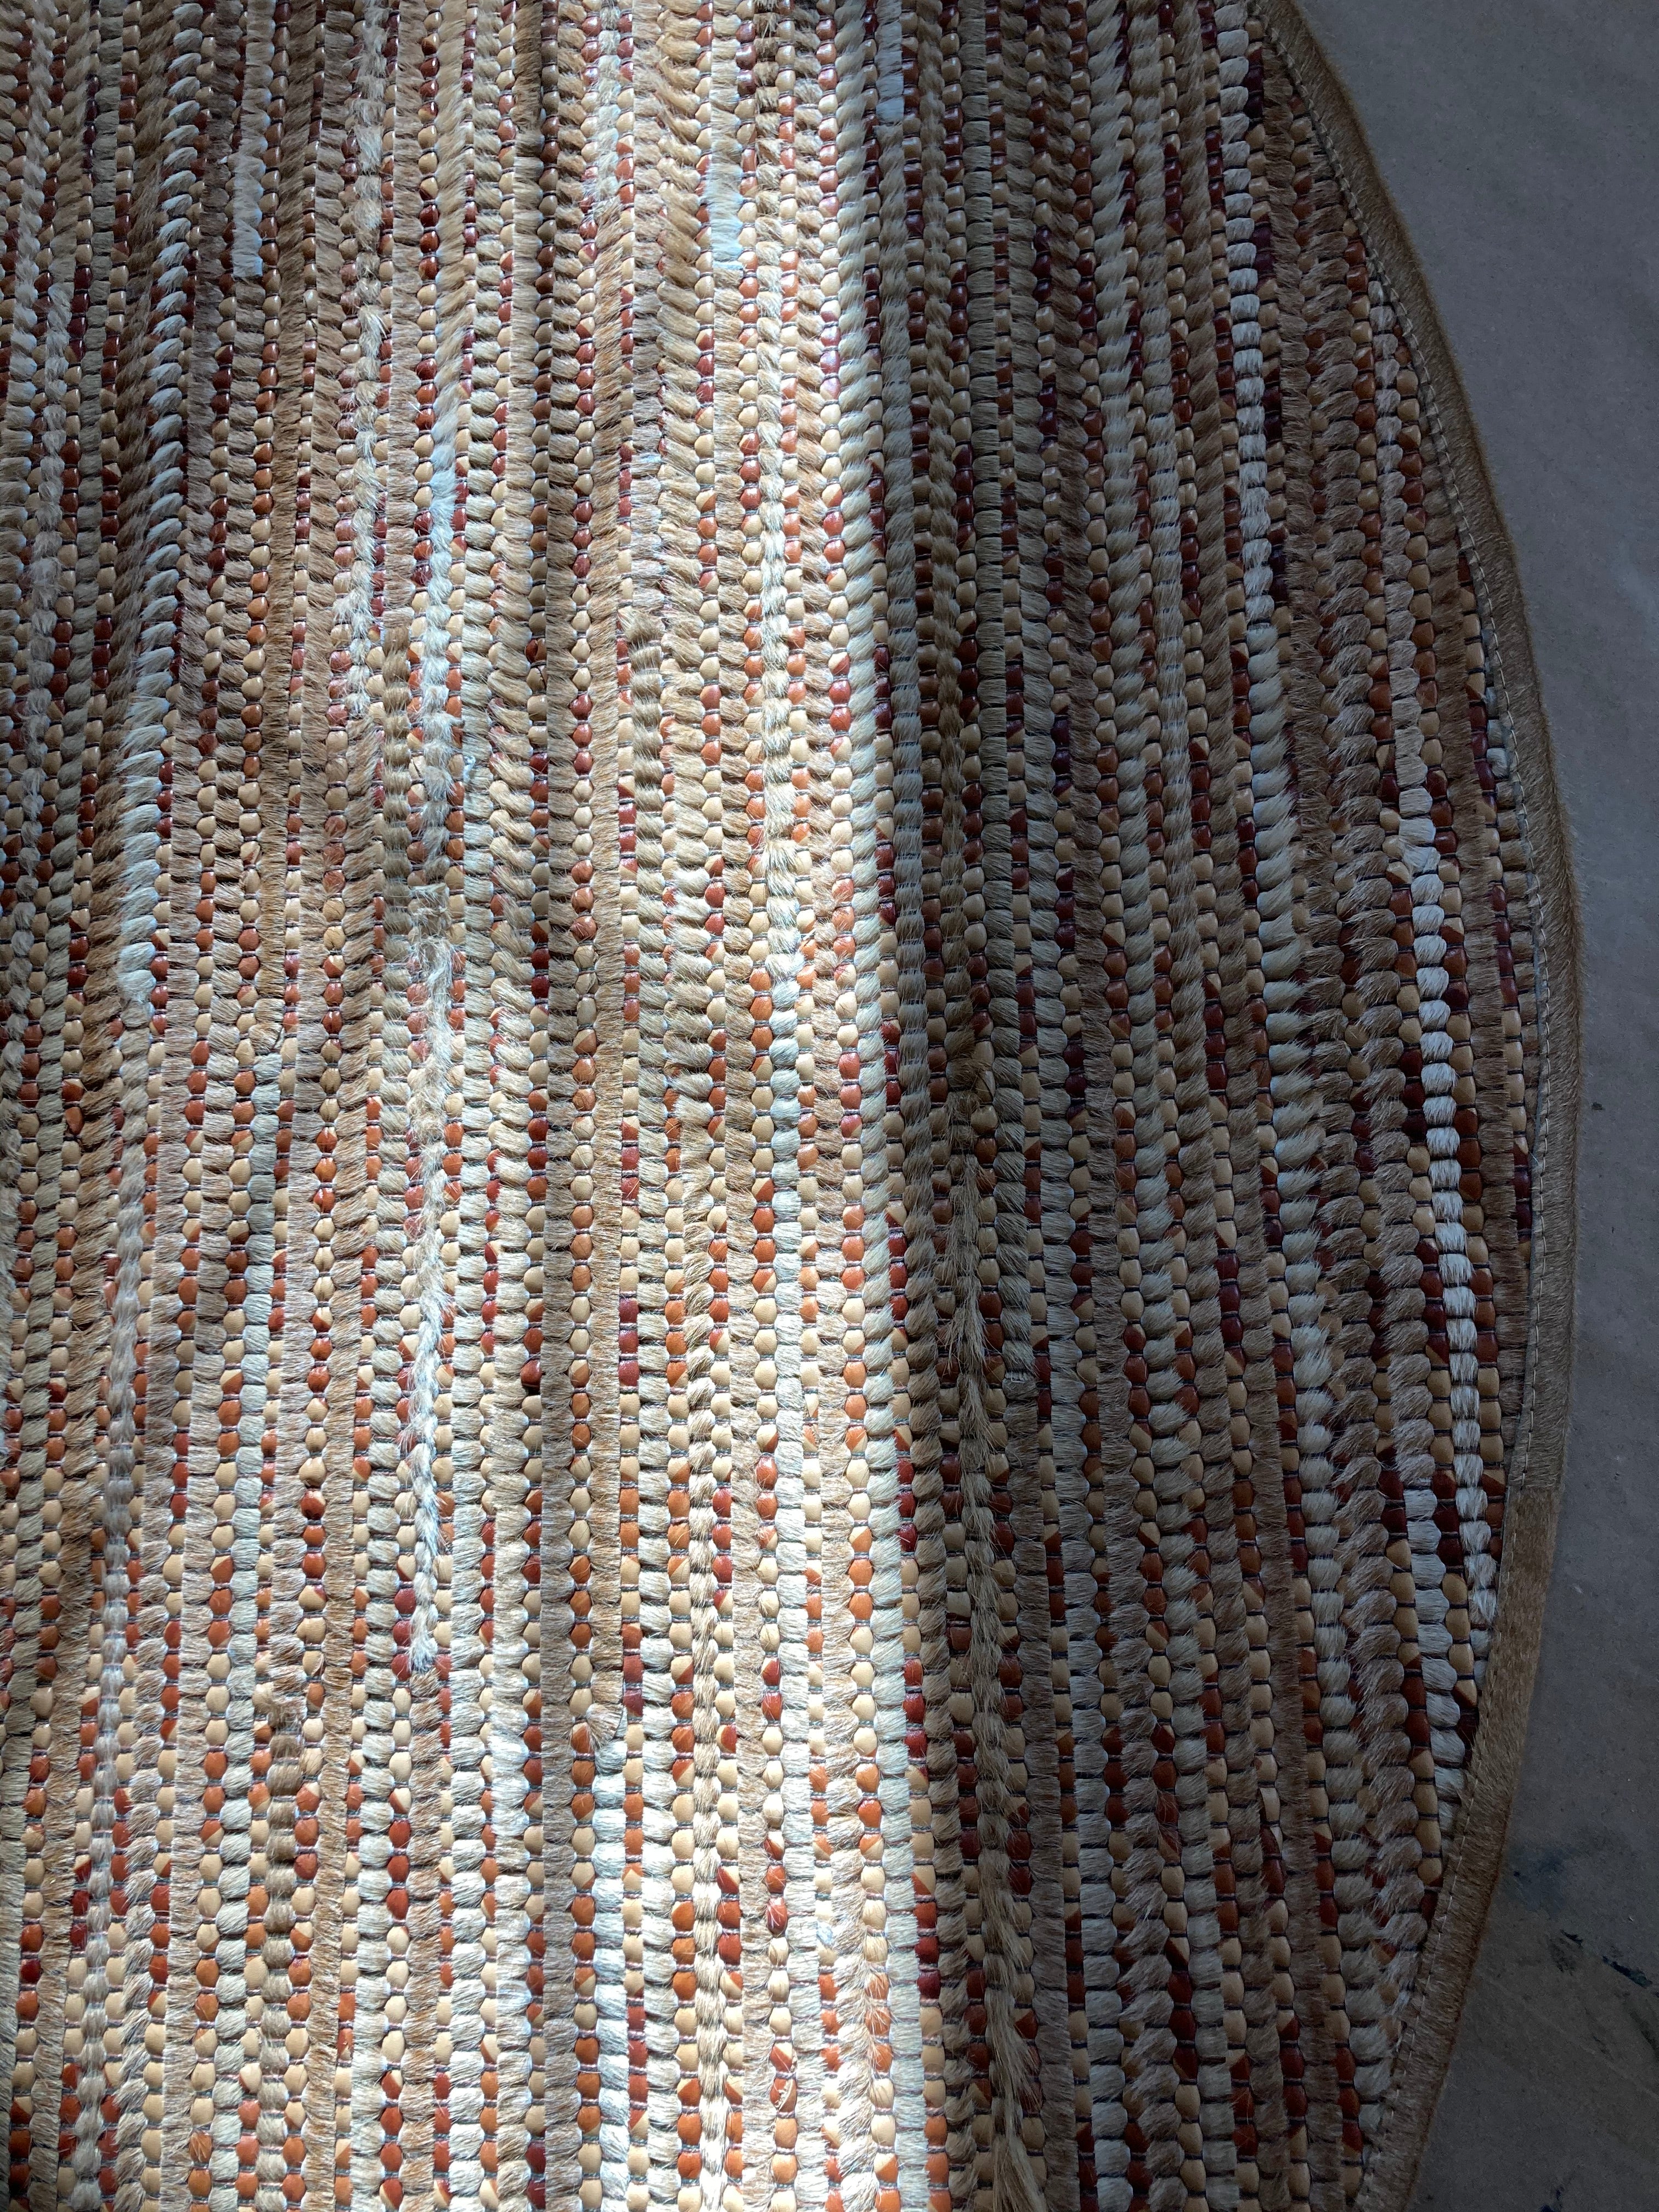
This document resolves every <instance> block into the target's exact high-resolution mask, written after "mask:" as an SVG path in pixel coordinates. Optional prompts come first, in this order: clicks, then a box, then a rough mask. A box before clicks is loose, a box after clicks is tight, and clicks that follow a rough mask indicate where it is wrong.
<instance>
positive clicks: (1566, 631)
mask: <svg viewBox="0 0 1659 2212" xmlns="http://www.w3.org/2000/svg"><path fill="white" fill-rule="evenodd" d="M1304 14H1305V15H1306V16H1307V19H1308V21H1309V22H1310V25H1311V27H1313V29H1314V30H1315V32H1316V33H1317V35H1318V36H1319V38H1320V40H1322V44H1323V46H1324V48H1325V52H1326V53H1327V55H1328V57H1329V58H1330V60H1331V62H1332V64H1334V67H1335V69H1336V70H1337V72H1338V74H1339V75H1340V76H1341V78H1342V79H1343V81H1344V82H1345V83H1346V86H1347V88H1348V91H1349V93H1350V95H1351V96H1352V100H1353V102H1354V105H1355V106H1356V108H1357V109H1358V113H1359V117H1360V119H1361V121H1362V123H1363V124H1364V128H1365V130H1366V132H1367V134H1368V136H1369V137H1370V143H1371V148H1372V150H1373V152H1374V153H1375V155H1376V159H1377V161H1378V164H1379V167H1381V169H1382V172H1383V177H1384V179H1386V181H1387V183H1388V185H1389V189H1390V191H1392V193H1393V195H1394V197H1395V204H1396V205H1397V206H1398V207H1399V209H1400V210H1401V215H1402V216H1403V217H1404V218H1405V221H1406V223H1407V228H1409V230H1410V232H1411V234H1412V236H1413V240H1414V242H1415V244H1416V246H1417V250H1418V252H1419V256H1420V258H1421V260H1422V263H1423V266H1424V269H1425V273H1426V275H1427V277H1428V281H1429V284H1430V287H1431V289H1432V291H1433V294H1434V296H1435V299H1436V301H1437V304H1438V306H1439V309H1440V313H1441V317H1442V320H1443V324H1444V326H1445V329H1446V332H1447V335H1448V337H1449V339H1450V342H1451V344H1452V348H1453V349H1454V351H1455V354H1456V356H1457V358H1458V361H1459V363H1460V365H1461V367H1462V373H1463V377H1464V380H1465V383H1466V385H1467V386H1468V393H1469V398H1470V402H1471V404H1472V406H1473V409H1474V417H1475V421H1476V422H1477V423H1478V425H1479V427H1480V433H1481V435H1482V439H1483V441H1484V442H1485V445H1486V453H1487V457H1488V459H1489V460H1490V462H1491V465H1492V476H1493V478H1494V481H1495V483H1496V487H1497V492H1498V501H1499V503H1500V505H1501V506H1502V507H1503V510H1504V515H1505V517H1506V519H1507V520H1508V523H1509V526H1510V532H1511V534H1512V535H1513V537H1514V539H1515V543H1516V551H1517V553H1518V555H1519V557H1520V564H1521V574H1522V582H1523V584H1524V586H1525V588H1526V592H1527V599H1528V607H1529V611H1530V615H1531V620H1532V630H1533V637H1534V642H1535V645H1536V647H1537V653H1538V660H1539V665H1540V670H1541V676H1542V680H1543V688H1544V696H1545V701H1546V704H1547V709H1548V713H1549V716H1550V720H1551V724H1552V727H1553V735H1554V741H1555V750H1556V759H1557V763H1558V765H1559V773H1560V777H1561V782H1562V787H1563V790H1564V793H1565V799H1566V805H1567V810H1568V813H1569V815H1570V817H1571V829H1572V836H1573V846H1574V851H1575V855H1576V860H1577V877H1578V887H1579V896H1580V899H1581V901H1582V905H1583V925H1584V945H1585V963H1584V981H1585V994H1584V1008H1583V1020H1584V1039H1585V1064H1586V1089H1585V1098H1584V1103H1583V1119H1582V1122H1581V1130H1582V1145H1581V1153H1580V1160H1581V1165H1580V1217H1581V1231H1580V1248H1579V1277H1578V1355H1577V1373H1576V1376H1575V1378H1574V1386H1573V1424H1572V1432H1571V1444H1570V1448H1569V1459H1568V1471H1567V1488H1566V1495H1565V1504H1564V1506H1563V1509H1562V1515H1561V1526H1560V1535H1559V1544H1558V1547H1557V1553H1556V1563H1555V1572H1554V1579H1553V1584H1552V1587H1551V1590H1550V1595H1549V1601H1548V1604H1547V1609H1546V1618H1545V1629H1544V1644H1543V1655H1542V1658H1541V1664H1540V1669H1539V1678H1538V1687H1537V1692H1536V1695H1535V1697H1534V1704H1533V1711H1532V1723H1531V1730H1530V1735H1529V1737H1528V1750H1527V1759H1526V1766H1525V1771H1524V1774H1523V1778H1522V1784H1521V1788H1520V1790H1519V1793H1518V1795H1517V1796H1516V1804H1515V1810H1514V1814H1513V1818H1512V1820H1511V1822H1510V1838H1509V1852H1508V1859H1507V1863H1506V1867H1505V1870H1504V1877H1503V1880H1502V1882H1501V1884H1500V1887H1499V1890H1498V1895H1497V1898H1496V1899H1495V1900H1494V1903H1493V1907H1492V1917H1491V1920H1490V1922H1489V1923H1488V1925H1487V1929H1486V1940H1485V1942H1484V1944H1483V1947H1482V1949H1481V1953H1480V1960H1479V1963H1478V1965H1477V1966H1476V1970H1475V1973H1474V1980H1473V1982H1472V1984H1471V1987H1470V1991H1469V1997H1468V2005H1467V2008H1466V2009H1465V2013H1464V2017H1463V2023H1462V2029H1461V2031H1460V2034H1459V2040H1458V2045H1457V2049H1456V2052H1455V2057H1454V2059H1453V2063H1452V2066H1451V2070H1450V2074H1449V2077H1448V2080H1447V2083H1446V2087H1445V2092H1444V2094H1443V2098H1442V2100H1441V2104H1440V2109H1439V2113H1438V2116H1437V2119H1436V2122H1435V2125H1434V2130H1433V2134H1432V2136H1431V2142H1430V2146H1429V2151H1428V2155H1427V2157H1426V2159H1425V2163H1424V2167H1423V2172H1422V2176H1421V2179H1420V2183H1419V2191H1418V2196H1417V2199H1416V2212H1659V1879H1656V1871H1659V1869H1656V1849H1655V1838H1656V1835H1659V1755H1656V1747H1659V1726H1656V1716H1659V1484H1656V1481H1655V1474H1656V1461H1659V1358H1656V1337H1659V1177H1656V1172H1655V1162H1656V1157H1659V727H1656V725H1659V157H1656V143H1659V141H1656V136H1655V124H1654V118H1655V116H1656V114H1659V9H1656V8H1654V7H1653V6H1652V5H1651V4H1648V3H1647V0H1484V4H1482V0H1304Z"/></svg>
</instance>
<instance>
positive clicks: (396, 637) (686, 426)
mask: <svg viewBox="0 0 1659 2212" xmlns="http://www.w3.org/2000/svg"><path fill="white" fill-rule="evenodd" d="M585 7H586V0H543V4H540V5H538V4H536V3H535V0H499V4H498V5H496V6H494V7H482V6H477V5H475V4H473V0H433V4H432V5H431V6H429V7H428V8H427V9H424V11H423V10H422V8H421V7H419V6H417V5H414V4H404V6H402V7H401V8H399V7H398V6H397V5H396V4H388V0H325V4H323V5H321V6H320V7H319V5H318V4H316V0H206V4H198V0H179V4H177V5H176V6H175V5H170V4H164V0H130V4H127V5H126V6H125V8H124V7H123V5H122V4H121V0H75V4H73V5H64V6H57V5H54V4H53V0H37V4H35V5H33V7H26V6H23V5H21V4H19V0H0V179H3V187H4V190H3V206H0V222H3V269H4V291H3V305H0V347H3V352H0V366H3V372H4V374H5V377H6V379H7V381H6V384H5V396H4V413H3V425H0V710H3V714H4V718H5V720H4V734H5V750H4V756H3V773H4V793H3V805H4V810H5V812H4V821H3V831H4V844H3V869H0V878H3V910H4V921H3V931H0V994H3V1006H0V1012H3V1031H0V1283H3V1285H5V1286H6V1294H7V1297H8V1300H9V1304H8V1309H7V1321H6V1325H5V1327H4V1328H3V1329H0V1379H3V1392H4V1396H3V1403H4V1425H3V1436H0V1446H3V1449H0V1470H3V1501H0V1583H3V1589H0V1597H3V1613H0V1706H3V1716H4V1717H3V1759H4V1764H3V1778H0V2101H3V2102H5V2103H7V2104H9V2115H10V2146H9V2158H10V2178H11V2191H12V2200H13V2202H14V2203H16V2204H18V2205H23V2204H28V2205H31V2206H34V2207H37V2208H46V2207H56V2206H58V2205H63V2204H67V2205H69V2206H71V2207H74V2208H92V2207H97V2206H100V2205H106V2204H107V2205H112V2206H115V2207H118V2208H120V2212H149V2208H156V2212H161V2208H176V2207H179V2206H184V2205H187V2204H198V2205H199V2204H205V2205H209V2206H211V2207H213V2208H214V2212H233V2208H240V2207H243V2206H250V2205H251V2206H253V2207H257V2208H258V2212H279V2209H280V2208H288V2207H294V2206H296V2205H305V2206H308V2207H314V2208H319V2212H320V2208H324V2207H333V2206H347V2205H350V2206H356V2207H363V2208H367V2207H371V2206H374V2205H377V2204H379V2205H384V2206H386V2207H387V2208H389V2212H395V2208H397V2207H398V2206H399V2205H401V2206H403V2207H404V2208H410V2212H413V2208H420V2212H426V2208H428V2207H433V2206H442V2205H453V2206H454V2207H456V2208H458V2212H459V2208H465V2209H466V2212H473V2208H475V2207H483V2208H492V2212H493V2208H501V2212H526V2208H531V2207H534V2208H543V2207H557V2208H574V2207H577V2206H580V2207H584V2208H590V2212H592V2208H598V2207H600V2206H605V2207H608V2208H616V2212H647V2208H648V2207H652V2206H665V2205H673V2206H675V2207H677V2212H702V2208H709V2209H710V2212H712V2208H714V2207H719V2208H720V2212H744V2208H761V2207H767V2208H770V2209H771V2212H951V2208H952V2207H954V2206H972V2207H975V2208H979V2212H1042V2208H1053V2212H1200V2208H1213V2212H1223V2208H1226V2209H1227V2212H1232V2208H1235V2207H1237V2208H1241V2209H1242V2212H1279V2208H1287V2207H1295V2206H1301V2205H1308V2206H1311V2207H1315V2208H1319V2212H1334V2208H1340V2207H1341V2206H1342V2205H1344V2204H1345V2203H1347V2202H1348V2201H1349V2200H1350V2199H1351V2198H1352V2197H1354V2196H1355V2195H1356V2194H1357V2193H1358V2192H1360V2191H1362V2189H1363V2188H1364V2186H1365V2181H1364V2177H1365V2174H1366V2172H1368V2170H1370V2168H1372V2167H1373V2166H1376V2163H1377V2161H1378V2160H1379V2159H1380V2158H1381V2157H1382V2156H1383V2153H1384V2152H1385V2150H1386V2148H1387V2146H1388V2142H1389V2133H1390V2130H1391V2128H1393V2127H1395V2125H1397V2124H1399V2123H1400V2119H1401V2115H1400V2114H1398V2113H1397V2112H1395V2111H1393V2110H1391V2107H1390V2102H1389V2099H1390V2084H1391V2081H1392V2080H1393V2079H1394V2076H1395V2061H1396V2057H1398V2055H1399V2053H1400V2052H1401V2050H1402V2049H1403V2048H1404V2047H1405V2045H1406V2044H1407V2042H1408V2041H1409V2039H1410V2036H1411V2033H1412V2032H1413V2019H1414V2015H1415V2014H1416V2013H1417V2011H1418V2009H1419V2008H1420V2007H1421V2006H1422V2005H1423V2004H1424V2003H1425V2002H1426V2001H1427V2000H1426V1996H1425V1991H1426V1990H1427V1988H1428V1986H1429V1984H1431V1982H1432V1980H1433V1977H1434V1974H1435V1972H1437V1971H1438V1970H1437V1968H1436V1966H1435V1965H1434V1959H1435V1954H1434V1951H1433V1948H1432V1930H1433V1927H1434V1922H1435V1915H1436V1911H1437V1906H1439V1905H1441V1904H1443V1902H1444V1900H1445V1899H1446V1897H1447V1895H1448V1893H1449V1887H1450V1885H1451V1884H1452V1882H1453V1881H1454V1880H1455V1874H1456V1868H1457V1864H1458V1854H1459V1849H1460V1837H1461V1835H1462V1824H1463V1822H1464V1814H1465V1796H1466V1790H1467V1788H1468V1781H1469V1776H1470V1773H1471V1761H1472V1759H1474V1758H1475V1757H1476V1756H1477V1753H1478V1747H1479V1746H1480V1741H1481V1739H1480V1725H1481V1711H1482V1697H1483V1687H1484V1685H1485V1683H1486V1680H1487V1669H1488V1658H1489V1655H1492V1654H1493V1652H1494V1650H1495V1644H1494V1638H1495V1633H1496V1632H1498V1630H1499V1629H1500V1627H1501V1624H1502V1620H1503V1618H1504V1592H1505V1585H1504V1578H1503V1558H1504V1534H1505V1525H1506V1494H1505V1493H1506V1468H1509V1466H1510V1464H1511V1455H1512V1454H1513V1452H1514V1450H1515V1449H1516V1437H1517V1433H1518V1431H1523V1430H1524V1426H1525V1421H1526V1418H1527V1415H1526V1408H1525V1407H1524V1405H1523V1395H1524V1393H1523V1382H1524V1381H1525V1370H1526V1365H1527V1331H1528V1273H1529V1265H1530V1243H1531V1237H1532V1212H1531V1207H1532V1201H1533V1193H1532V1188H1531V1182H1530V1176H1531V1164H1532V1158H1533V1155H1534V1151H1535V1149H1536V1145H1537V1138H1538V1119H1539V1113H1540V1104H1541V1098H1542V1097H1543V1096H1544V1095H1545V1091H1547V1084H1546V1082H1545V1076H1546V1074H1547V1069H1545V1068H1544V1067H1543V1056H1542V1055H1541V1047H1540V1028H1539V1021H1538V1011H1539V1004H1540V1000H1541V996H1542V968H1541V937H1540V914H1541V909H1540V908H1539V905H1538V902H1537V899H1536V897H1535V896H1534V893H1535V885H1534V874H1533V871H1532V870H1531V869H1530V867H1529V862H1528V846H1527V836H1526V816H1525V810H1524V807H1523V803H1522V792H1521V789H1520V787H1519V781H1518V778H1517V773H1516V743H1517V738H1516V730H1515V727H1514V726H1513V722H1512V709H1511V707H1510V703H1509V702H1508V698H1507V695H1506V693H1505V690H1504V682H1503V677H1502V671H1501V669H1500V667H1499V665H1498V661H1499V657H1500V656H1499V653H1498V649H1497V646H1496V642H1495V637H1496V633H1495V631H1494V629H1493V623H1492V608H1491V603H1490V601H1489V598H1488V592H1489V581H1488V579H1487V577H1486V575H1485V574H1483V569H1482V556H1481V554H1480V548H1479V547H1478V545H1477V544H1475V542H1474V538H1472V535H1471V533H1470V531H1469V529H1468V526H1467V523H1466V521H1465V519H1464V513H1463V508H1462V506H1461V504H1460V499H1459V495H1458V491H1457V488H1456V483H1455V477H1454V473H1453V471H1452V469H1451V465H1450V463H1449V460H1448V456H1447V448H1446V447H1445V445H1444V442H1443V439H1442V435H1441V428H1440V420H1441V418H1440V416H1439V414H1438V413H1437V408H1438V406H1439V404H1440V403H1439V400H1438V399H1437V394H1436V392H1434V391H1433V390H1431V388H1430V383H1431V380H1430V377H1429V375H1428V374H1427V373H1426V370H1425V357H1424V356H1423V355H1422V353H1421V350H1420V348H1419V344H1418V341H1417V337H1416V336H1415V333H1414V331H1413V328H1412V327H1411V325H1410V322H1409V319H1408V317H1407V314H1406V313H1405V312H1404V311H1403V310H1402V309H1401V307H1400V305H1399V303H1398V299H1397V296H1396V295H1395V292H1393V291H1391V289H1390V279H1389V271H1388V270H1387V269H1386V268H1385V267H1383V266H1380V265H1379V263H1378V260H1377V257H1376V252H1375V251H1374V250H1373V246H1372V244H1371V243H1370V242H1368V239H1367V237H1366V236H1365V235H1363V234H1362V232H1361V229H1360V227H1359V226H1358V223H1357V222H1356V220H1355V218H1354V216H1353V214H1352V206H1353V204H1354V203H1353V202H1352V199H1351V197H1349V195H1348V187H1347V185H1346V184H1345V182H1344V180H1343V179H1342V178H1341V177H1340V175H1339V173H1338V172H1337V170H1336V168H1335V167H1334V162H1333V156H1332V154H1331V151H1330V150H1329V146H1328V140H1327V139H1325V138H1322V136H1321V134H1320V131H1318V130H1317V129H1316V124H1315V119H1314V118H1312V117H1311V116H1310V113H1309V112H1308V111H1307V109H1306V107H1305V106H1304V96H1303V94H1302V93H1301V92H1299V91H1298V89H1297V86H1296V85H1295V84H1294V83H1293V82H1292V81H1291V76H1290V75H1289V73H1288V65H1287V64H1286V62H1285V60H1284V58H1282V56H1281V53H1280V52H1279V49H1278V48H1277V47H1276V46H1274V45H1273V42H1272V40H1270V39H1269V37H1268V36H1267V32H1266V31H1265V30H1264V27H1263V25H1262V24H1261V22H1258V21H1255V20H1254V19H1253V18H1252V17H1251V16H1250V15H1249V13H1248V11H1247V9H1245V8H1244V7H1243V6H1241V5H1238V4H1232V0H1213V4H1212V0H1198V4H1189V0H1165V4H1164V5H1162V6H1160V5H1158V4H1156V0H1121V4H1112V0H1018V4H1014V0H1008V4H1006V5H1005V6H1003V7H1002V8H1001V9H1000V12H996V11H995V10H994V9H993V10H992V11H991V12H988V13H987V7H986V5H985V0H869V4H868V5H866V0H836V4H834V5H829V4H826V5H825V6H824V7H823V8H822V9H820V10H819V11H818V12H814V10H813V9H812V6H811V0H797V4H794V5H793V6H791V5H780V6H777V7H767V6H764V5H761V4H757V0H641V4H640V5H639V6H637V7H635V9H633V11H632V12H631V13H629V12H628V11H627V10H626V9H623V8H621V7H618V6H617V5H616V4H614V0H605V5H604V6H603V8H601V9H599V12H596V13H593V14H591V15H590V14H587V13H586V12H585ZM1511 1510H1513V1507H1512V1504H1511ZM1503 1816H1504V1808H1503V1806H1502V1805H1498V1806H1497V1807H1496V1808H1493V1807H1492V1806H1490V1805H1487V1806H1485V1807H1484V1808H1483V1809H1482V1813H1481V1817H1482V1818H1483V1819H1484V1820H1486V1822H1487V1823H1488V1824H1490V1823H1491V1822H1492V1821H1493V1820H1495V1821H1496V1822H1497V1824H1498V1832H1500V1833H1501V1826H1502V1820H1503ZM1425 1962H1426V1963H1425ZM1466 1964H1467V1961H1465V1962H1464V1965H1465V1966H1466ZM1419 1969H1420V1971H1419ZM1462 1970H1463V1969H1462V1967H1456V1968H1453V1967H1449V1968H1448V1969H1447V1972H1462ZM1455 1996H1456V1989H1455V1986H1454V1987H1453V1988H1452V1990H1451V1995H1450V1998H1449V2002H1450V2003H1451V2004H1452V2006H1453V2008H1455ZM1380 2201H1382V2200H1379V2202H1380ZM1395 2201H1396V2200H1395V2197H1389V2198H1388V2200H1387V2202H1388V2203H1389V2204H1390V2205H1393V2204H1394V2203H1395Z"/></svg>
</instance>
